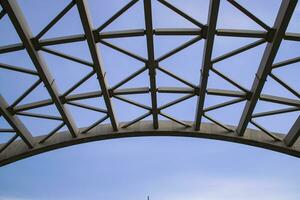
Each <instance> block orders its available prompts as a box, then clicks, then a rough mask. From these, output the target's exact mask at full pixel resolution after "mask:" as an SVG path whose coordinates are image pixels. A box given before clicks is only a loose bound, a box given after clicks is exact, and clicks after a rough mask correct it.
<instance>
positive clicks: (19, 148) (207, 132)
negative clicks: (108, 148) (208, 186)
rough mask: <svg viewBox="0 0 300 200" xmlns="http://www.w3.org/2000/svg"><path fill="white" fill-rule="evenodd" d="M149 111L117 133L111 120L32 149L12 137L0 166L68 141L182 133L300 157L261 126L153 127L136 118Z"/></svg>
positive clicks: (298, 145)
mask: <svg viewBox="0 0 300 200" xmlns="http://www.w3.org/2000/svg"><path fill="white" fill-rule="evenodd" d="M148 115H150V114H149V113H146V114H145V115H142V116H140V117H139V118H137V119H135V120H134V121H131V122H129V123H126V122H124V123H121V126H126V128H120V129H119V131H118V133H117V134H116V132H114V131H112V128H111V125H110V124H104V125H103V124H102V125H101V124H100V125H97V126H96V127H94V128H93V129H91V130H89V131H88V132H86V134H81V135H80V136H79V137H77V138H72V137H71V136H70V135H69V133H68V132H66V131H61V132H57V133H56V134H54V135H52V136H51V137H50V138H49V137H48V139H47V140H46V141H44V142H42V143H41V144H38V145H37V146H36V147H35V148H33V149H28V148H27V147H26V146H25V144H23V143H22V142H20V141H14V142H13V143H12V144H10V146H9V147H8V148H7V149H6V150H5V151H3V152H2V153H1V154H0V166H3V165H6V164H9V163H12V162H15V161H17V160H20V159H24V158H26V157H30V156H34V155H37V154H40V153H43V152H48V151H52V150H54V149H60V148H64V147H67V146H71V145H76V144H82V143H87V142H92V141H101V140H108V139H113V138H126V137H141V136H155V137H158V136H176V137H178V136H181V137H193V138H207V139H213V140H222V141H229V142H234V143H241V144H245V145H251V146H256V147H261V148H264V149H270V150H272V151H277V152H281V153H284V154H288V155H291V156H296V157H298V158H299V157H300V142H296V143H295V144H294V145H293V147H289V146H286V145H285V144H284V143H283V142H282V141H276V140H273V139H271V138H270V137H269V136H268V135H266V134H265V133H264V132H262V131H260V130H254V129H247V130H246V132H245V134H244V136H242V137H239V136H237V135H236V134H235V133H233V132H229V131H230V130H234V129H235V128H236V127H234V126H226V128H227V129H229V130H225V129H224V127H219V125H215V124H211V123H203V124H202V125H201V126H202V127H201V131H195V129H194V128H193V127H183V126H182V125H180V124H177V122H172V121H160V127H159V129H157V130H156V129H153V126H152V125H153V122H152V121H140V122H136V121H138V120H140V119H141V118H143V117H147V116H148ZM212 120H213V119H212ZM184 123H185V124H192V123H193V122H188V121H185V122H184ZM81 130H86V128H82V129H81ZM272 134H273V135H274V136H276V137H277V138H282V137H283V136H284V135H283V134H276V133H272ZM45 137H46V136H45V135H44V136H37V137H35V138H34V141H35V142H37V143H38V142H39V141H41V140H43V139H44V138H45ZM0 148H1V147H0Z"/></svg>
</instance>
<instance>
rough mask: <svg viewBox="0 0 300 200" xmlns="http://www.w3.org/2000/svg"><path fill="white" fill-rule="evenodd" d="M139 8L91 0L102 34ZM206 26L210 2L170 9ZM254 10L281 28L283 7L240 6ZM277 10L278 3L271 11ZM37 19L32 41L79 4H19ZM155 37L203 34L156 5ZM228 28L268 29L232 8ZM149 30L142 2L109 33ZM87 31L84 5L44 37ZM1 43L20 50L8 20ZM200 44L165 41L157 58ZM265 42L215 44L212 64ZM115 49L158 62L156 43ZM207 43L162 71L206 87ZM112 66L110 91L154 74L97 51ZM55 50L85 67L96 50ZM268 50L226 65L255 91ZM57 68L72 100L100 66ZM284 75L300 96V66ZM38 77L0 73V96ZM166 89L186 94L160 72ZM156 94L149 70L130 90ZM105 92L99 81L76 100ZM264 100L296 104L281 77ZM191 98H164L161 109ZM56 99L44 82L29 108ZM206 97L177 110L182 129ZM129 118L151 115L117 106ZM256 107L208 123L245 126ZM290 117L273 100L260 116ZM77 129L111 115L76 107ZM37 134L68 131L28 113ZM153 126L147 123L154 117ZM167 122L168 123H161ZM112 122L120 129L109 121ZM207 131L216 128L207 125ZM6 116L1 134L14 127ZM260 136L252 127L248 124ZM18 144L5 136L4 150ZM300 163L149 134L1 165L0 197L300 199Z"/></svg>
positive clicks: (53, 64) (289, 120)
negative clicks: (180, 31)
mask: <svg viewBox="0 0 300 200" xmlns="http://www.w3.org/2000/svg"><path fill="white" fill-rule="evenodd" d="M127 2H128V0H126V1H125V0H110V1H106V0H89V1H88V3H89V8H90V13H91V16H92V21H93V26H94V28H97V27H99V26H100V25H101V24H102V23H104V22H105V20H106V19H108V18H109V17H110V16H112V15H113V14H114V13H115V12H116V11H118V10H119V9H120V8H121V7H122V6H124V5H125V4H126V3H127ZM169 2H171V3H172V4H174V5H176V6H177V7H179V8H180V9H182V10H183V11H185V12H187V13H189V14H190V15H191V16H192V17H194V18H195V19H197V20H199V21H201V22H202V23H206V21H207V14H208V4H209V1H208V0H187V1H182V0H173V1H169ZM238 2H240V3H241V4H242V5H243V6H245V7H246V8H247V9H249V10H250V11H252V12H254V13H255V14H256V15H257V16H258V17H259V18H261V19H262V20H263V21H264V22H265V23H267V24H268V25H269V26H272V24H273V23H274V20H275V17H276V13H277V11H278V9H279V6H280V2H281V1H280V0H265V1H261V0H252V1H246V0H240V1H238ZM270 2H272V3H271V4H270ZM18 3H19V4H20V7H21V9H22V11H23V12H24V14H25V16H26V20H27V22H28V24H29V26H30V28H31V30H32V32H33V35H36V34H38V33H39V31H40V30H41V29H42V28H44V26H45V25H47V24H48V22H49V21H50V20H51V19H52V18H53V17H54V16H56V14H57V13H58V12H59V11H61V10H62V9H63V8H64V7H65V6H66V5H67V4H68V3H69V1H68V0H51V1H40V0H18ZM299 22H300V6H299V4H298V5H297V8H296V10H295V13H294V15H293V18H292V20H291V23H290V24H289V27H288V31H289V32H297V33H300V26H299V24H300V23H299ZM153 25H154V28H193V27H194V25H193V24H191V23H189V22H187V21H186V20H185V19H183V18H181V17H180V16H178V15H177V14H176V13H173V12H171V11H170V10H169V9H168V8H166V7H164V6H163V5H161V4H160V3H158V2H157V1H155V0H154V1H153ZM217 27H218V28H232V29H251V30H262V29H261V27H259V26H258V25H257V24H255V23H254V22H253V21H251V20H250V19H249V18H247V17H246V16H245V15H243V14H242V13H241V12H239V11H238V10H236V9H235V8H234V7H233V6H232V5H230V4H229V3H228V2H226V1H224V0H221V6H220V12H219V17H218V25H217ZM138 28H142V29H144V28H145V25H144V13H143V4H142V1H139V2H138V3H137V4H136V5H134V6H133V7H132V8H131V9H129V10H128V12H127V13H125V14H124V15H122V16H121V17H120V18H118V19H117V20H116V21H115V22H113V23H112V24H111V25H110V26H108V27H107V28H106V29H104V30H103V31H112V30H122V29H138ZM78 33H83V30H82V28H81V22H80V18H79V15H78V11H77V8H76V7H73V8H72V10H70V11H69V12H68V13H67V15H65V16H64V18H63V19H62V20H61V21H60V22H59V23H58V24H56V25H55V26H54V27H53V28H52V29H51V30H50V31H49V32H47V33H46V34H45V35H44V36H43V38H52V37H59V36H65V35H72V34H78ZM0 35H1V37H0V45H1V46H3V45H8V44H13V43H18V42H20V39H19V38H18V36H17V34H16V33H15V31H14V29H13V27H12V25H11V22H10V21H9V18H8V17H7V16H5V17H4V18H3V19H2V20H1V21H0ZM191 38H193V37H188V36H180V37H178V36H177V37H175V36H172V37H170V36H155V38H154V45H155V56H156V58H157V57H159V56H160V55H163V54H164V53H166V52H168V51H170V50H171V49H173V48H175V47H176V46H178V45H180V44H182V43H184V42H185V41H187V40H189V39H191ZM255 40H256V39H247V38H230V37H216V39H215V44H214V51H213V57H217V56H219V55H222V54H224V53H226V52H229V51H231V50H233V49H236V48H238V47H240V46H243V45H245V44H248V43H251V42H254V41H255ZM108 41H109V42H111V43H113V44H115V45H118V46H120V47H123V48H125V49H128V50H130V51H132V52H134V53H136V54H139V55H141V56H143V57H147V51H146V40H145V37H136V38H126V39H124V38H123V39H111V40H108ZM203 43H204V42H203V41H199V42H198V43H196V44H194V45H192V46H190V47H189V48H187V49H185V50H183V51H182V52H180V53H178V54H176V55H174V56H172V57H170V58H168V59H167V60H165V61H163V62H162V63H160V64H161V66H162V67H164V68H166V69H169V70H170V71H172V72H174V73H175V74H177V75H179V76H181V77H183V78H185V79H187V80H189V81H190V82H192V83H194V84H198V83H199V77H200V70H199V69H200V66H201V59H202V51H203ZM98 47H99V49H100V50H101V54H102V57H103V63H104V68H105V71H106V73H107V75H106V78H107V81H108V84H109V85H110V86H113V85H115V84H116V83H117V82H118V81H120V80H121V79H122V78H124V77H126V76H128V75H130V74H131V73H133V72H134V71H136V70H138V69H140V68H142V67H143V63H141V62H139V61H136V60H133V59H131V58H129V57H127V56H124V55H122V54H120V53H119V52H116V51H114V50H112V49H109V48H108V47H105V46H103V45H98ZM49 48H52V49H55V50H59V51H63V52H65V53H67V54H70V55H74V56H77V57H80V58H83V59H86V60H91V58H90V55H89V52H88V48H87V44H86V42H77V43H73V44H65V45H56V46H51V47H49ZM264 48H265V44H264V45H260V46H258V47H256V48H254V49H251V50H249V51H246V52H244V53H242V54H240V55H239V56H234V57H232V58H230V59H228V60H226V61H222V62H220V63H217V65H216V66H215V67H216V68H217V69H218V70H220V71H222V72H223V73H225V74H226V75H228V76H229V77H231V78H232V79H234V80H235V81H237V82H239V83H240V84H241V85H243V86H244V87H246V88H248V89H250V88H251V84H252V82H253V79H254V76H255V72H256V71H257V68H258V65H259V62H260V59H261V55H262V52H263V50H264ZM299 52H300V43H297V42H288V41H283V42H282V45H281V47H280V50H279V53H278V56H277V57H276V62H278V61H282V60H286V59H288V58H294V57H297V56H299ZM43 56H44V57H45V60H46V62H47V64H48V65H49V70H50V71H51V73H52V75H53V78H54V80H55V82H56V84H57V86H58V88H59V91H60V92H61V93H63V92H64V91H66V90H67V89H68V88H70V87H71V86H72V85H73V84H74V83H76V82H77V81H78V80H80V79H81V78H82V77H84V76H85V74H87V73H88V72H89V71H90V69H89V68H87V67H86V66H82V65H80V64H77V63H73V62H70V61H67V60H64V59H62V58H58V57H55V56H53V55H50V54H47V53H43ZM1 62H2V63H6V64H12V65H17V66H22V67H25V68H29V69H34V66H33V64H32V63H31V61H30V59H29V57H28V55H27V53H26V51H18V52H14V53H9V54H0V63H1ZM274 73H275V74H276V75H278V76H279V77H281V78H282V79H283V80H285V81H286V82H287V83H289V85H291V86H292V87H293V88H295V89H296V90H297V91H299V89H300V88H299V81H300V78H299V74H300V68H299V64H293V65H289V66H286V67H284V68H282V69H277V70H274ZM35 80H36V78H35V77H32V76H30V75H24V74H20V73H16V72H11V71H7V70H3V69H0V94H1V95H3V96H4V97H5V99H6V100H7V101H8V102H9V103H12V102H13V101H14V100H15V99H16V98H17V97H18V96H19V95H20V94H22V92H23V91H24V90H26V88H28V87H29V86H30V85H31V84H32V83H34V81H35ZM157 85H158V87H160V86H173V87H181V86H184V85H182V84H181V83H179V82H177V81H176V80H173V79H172V78H171V77H168V76H166V75H164V74H162V73H160V72H158V73H157ZM147 86H149V78H148V73H147V72H144V73H143V74H141V75H139V76H138V77H136V78H135V79H133V80H132V81H130V82H129V83H128V84H125V85H124V86H122V88H128V87H147ZM208 87H209V88H218V89H231V90H236V88H234V87H233V86H231V85H230V84H228V83H226V82H225V81H224V80H221V79H220V78H219V77H218V76H216V75H215V74H213V73H211V74H210V77H209V86H208ZM95 90H99V86H98V83H97V81H96V79H95V77H92V78H91V79H90V80H89V81H87V82H86V83H85V84H83V86H82V87H80V88H78V89H77V90H76V91H74V92H73V93H74V94H75V93H82V92H88V91H95ZM263 93H266V94H270V95H276V96H285V97H288V98H293V99H297V97H295V96H293V94H291V93H289V92H288V91H286V90H285V89H284V88H282V87H281V86H280V85H278V84H277V83H276V82H275V81H273V80H272V79H268V81H267V82H266V85H265V87H264V89H263ZM178 97H180V95H170V94H168V95H166V94H159V95H158V98H159V99H158V101H159V102H158V103H159V105H162V104H164V103H167V102H169V101H171V100H173V99H176V98H178ZM46 98H49V95H48V94H47V91H46V89H45V88H44V87H43V86H42V85H41V86H40V87H38V88H37V89H36V90H35V91H34V92H33V93H32V94H31V95H29V96H28V97H27V98H26V99H24V100H23V101H22V102H21V103H20V104H25V103H29V102H34V101H38V100H42V99H46ZM129 98H130V99H133V100H136V101H138V102H141V103H144V104H146V105H151V101H150V95H149V94H146V95H144V94H143V95H131V96H130V97H129ZM229 99H230V98H225V97H215V96H207V98H206V101H205V106H206V107H207V106H210V105H215V104H217V103H220V102H224V101H227V100H229ZM196 100H197V99H196V97H194V98H191V99H189V100H187V101H185V102H183V103H180V104H178V105H176V106H174V107H171V108H169V109H167V111H166V112H167V113H168V114H170V115H172V116H174V117H176V118H178V119H182V120H194V115H195V114H194V113H195V108H196V106H195V105H196ZM81 102H84V103H85V104H88V105H95V106H99V107H102V108H104V107H105V106H104V103H103V100H102V99H101V98H95V99H91V100H84V101H81ZM113 103H114V106H115V108H116V114H117V117H118V119H119V120H120V121H130V120H132V119H134V118H136V117H138V116H139V115H141V114H143V113H144V111H143V110H141V109H139V108H136V107H133V106H131V105H129V104H126V103H123V102H120V101H118V100H116V99H113ZM244 105H245V103H244V102H242V103H238V104H235V105H232V106H228V107H225V108H223V109H220V110H217V111H213V112H210V113H209V115H210V116H212V117H214V118H215V119H217V120H219V121H222V122H223V123H224V124H230V125H236V124H237V123H238V120H239V118H240V115H241V111H242V110H243V107H244ZM278 108H286V106H282V105H277V104H273V103H266V102H261V101H259V102H258V105H257V108H256V110H255V112H262V111H267V110H274V109H278ZM69 109H70V111H71V113H72V115H73V117H74V119H75V122H76V124H77V126H78V127H84V126H88V125H90V124H91V123H93V122H94V121H96V120H97V119H99V118H100V117H101V116H99V113H95V112H91V111H86V110H83V109H78V108H75V107H72V106H69ZM34 112H36V113H47V114H54V115H58V112H57V110H56V108H55V107H54V106H47V107H44V108H39V109H35V111H34ZM298 116H299V112H293V113H289V114H282V115H278V116H273V117H264V118H262V119H258V120H257V121H258V122H260V123H261V124H262V125H263V126H265V127H266V128H268V129H269V130H270V131H274V132H280V133H284V134H286V133H287V132H288V130H289V129H290V127H291V125H292V124H293V123H294V121H295V119H296V118H297V117H298ZM20 118H21V120H22V121H23V122H24V124H25V125H26V126H27V127H28V129H29V130H30V131H31V132H32V134H33V135H35V136H37V135H44V134H47V133H48V132H49V131H50V130H51V129H53V128H54V127H55V126H57V125H58V123H59V122H55V121H50V120H38V119H32V118H29V117H22V116H20ZM150 119H151V117H149V118H146V119H145V120H150ZM161 119H164V118H161ZM106 122H107V123H108V122H109V121H106ZM205 122H207V121H205ZM7 126H8V125H7V123H6V122H5V121H4V120H3V119H2V118H0V127H7ZM249 127H251V128H253V127H252V126H249ZM11 136H12V135H11V134H10V133H7V134H6V133H3V134H1V135H0V142H5V141H7V140H8V139H9V138H10V137H11ZM299 167H300V162H299V159H297V158H294V157H291V156H287V155H283V154H279V153H276V152H272V151H268V150H264V149H259V148H254V147H249V146H245V145H239V144H234V143H227V142H221V141H212V140H205V139H192V138H176V137H173V138H170V137H161V138H155V137H145V138H130V139H114V140H107V141H101V142H93V143H88V144H83V145H77V146H73V147H68V148H64V149H59V150H55V151H51V152H48V153H44V154H41V155H38V156H34V157H31V158H28V159H25V160H21V161H18V162H15V163H13V164H10V165H7V166H4V167H2V168H0V200H27V199H34V200H35V199H45V200H52V199H59V200H60V199H61V200H63V199H75V200H77V199H78V200H79V199H109V200H121V199H122V200H127V199H128V200H133V199H134V200H141V199H143V200H144V199H146V198H147V195H150V199H151V200H181V199H187V200H217V199H231V200H238V199H244V200H248V199H249V200H250V199H251V200H252V199H263V200H269V199H270V200H271V199H272V200H281V199H292V200H296V199H297V200H298V199H299V198H300V193H299V191H300V186H299V180H300V179H299V178H300V172H299Z"/></svg>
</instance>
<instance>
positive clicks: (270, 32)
mask: <svg viewBox="0 0 300 200" xmlns="http://www.w3.org/2000/svg"><path fill="white" fill-rule="evenodd" d="M275 33H276V29H275V28H271V29H270V30H268V32H267V34H266V38H265V39H266V41H267V42H273V40H274V37H275Z"/></svg>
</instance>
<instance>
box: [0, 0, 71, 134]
mask: <svg viewBox="0 0 300 200" xmlns="http://www.w3.org/2000/svg"><path fill="white" fill-rule="evenodd" d="M0 3H1V6H2V7H3V8H4V9H5V11H6V12H7V15H8V16H9V18H10V20H11V21H12V23H13V25H14V27H15V29H16V31H17V33H18V35H19V37H20V39H21V41H22V42H23V45H24V47H25V48H26V50H27V52H28V55H29V56H30V58H31V60H32V62H33V64H34V66H35V67H36V70H37V71H38V73H39V76H40V78H41V80H42V81H43V83H44V85H45V87H46V88H47V90H48V92H49V94H50V96H51V97H52V99H53V102H54V103H55V105H56V107H57V110H58V111H59V113H60V115H61V116H62V118H63V119H64V121H65V123H66V125H67V126H68V128H69V130H70V134H72V136H73V137H76V134H77V127H76V125H75V123H74V122H73V119H72V117H71V115H70V114H69V111H68V110H67V109H66V108H65V106H64V105H63V104H62V102H61V101H60V99H59V94H58V90H57V88H56V85H55V82H54V80H53V78H52V77H51V74H50V72H49V71H48V69H47V65H46V62H45V61H44V60H43V57H42V56H41V54H40V53H39V52H38V51H37V50H35V47H34V44H33V43H32V41H31V38H32V33H31V31H30V30H29V27H28V25H27V22H26V21H25V18H24V16H23V14H22V11H21V9H20V8H19V6H18V4H17V2H16V1H13V0H3V1H1V2H0Z"/></svg>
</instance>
